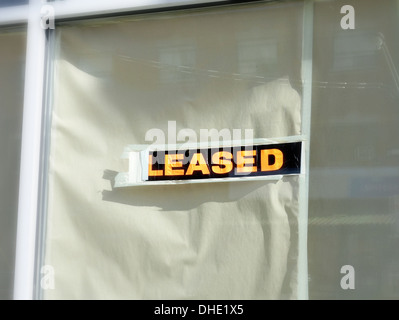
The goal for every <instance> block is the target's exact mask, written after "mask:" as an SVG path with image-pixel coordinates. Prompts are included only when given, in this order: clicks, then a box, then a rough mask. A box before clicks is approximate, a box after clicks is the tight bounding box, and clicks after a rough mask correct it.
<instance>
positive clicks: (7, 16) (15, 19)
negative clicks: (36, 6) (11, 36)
mask: <svg viewBox="0 0 399 320" xmlns="http://www.w3.org/2000/svg"><path fill="white" fill-rule="evenodd" d="M28 15H29V5H24V6H12V7H7V8H0V26H3V25H10V24H20V23H26V22H27V21H28Z"/></svg>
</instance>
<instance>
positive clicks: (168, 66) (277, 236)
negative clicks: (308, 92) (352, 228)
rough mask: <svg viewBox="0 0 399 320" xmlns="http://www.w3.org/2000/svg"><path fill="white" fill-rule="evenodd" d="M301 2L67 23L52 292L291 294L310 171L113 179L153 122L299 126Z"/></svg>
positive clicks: (52, 202)
mask: <svg viewBox="0 0 399 320" xmlns="http://www.w3.org/2000/svg"><path fill="white" fill-rule="evenodd" d="M301 24H302V5H299V4H295V5H289V6H286V5H284V6H283V5H278V6H277V5H274V6H272V5H253V4H252V5H244V6H233V7H231V8H218V9H215V8H213V9H200V10H193V11H185V12H178V13H162V14H161V13H158V14H151V15H142V16H136V17H129V18H123V19H117V20H101V21H95V22H90V23H80V24H71V25H63V26H60V27H58V28H57V30H56V32H57V39H56V46H57V59H56V67H55V88H54V109H53V116H52V129H51V154H50V171H49V188H48V192H49V197H48V199H49V203H48V215H47V216H48V220H47V241H46V247H45V250H46V257H45V261H44V263H45V264H46V265H51V266H53V267H54V271H55V288H54V289H53V290H46V291H45V293H44V294H45V296H44V297H45V298H46V299H290V298H296V294H297V291H296V290H297V288H296V286H297V274H296V272H297V254H298V247H297V245H298V229H297V216H298V188H299V183H298V177H297V176H287V177H284V178H283V179H281V180H279V181H273V182H268V181H263V182H261V181H256V182H249V181H246V182H226V183H216V184H211V183H209V184H200V185H194V184H192V185H190V184H187V185H170V186H169V185H168V186H151V187H149V186H147V187H145V186H144V187H130V188H121V189H113V178H114V177H115V175H116V173H117V172H126V171H128V168H127V166H128V163H127V161H126V160H123V159H121V158H120V156H121V153H122V151H123V149H124V147H125V146H126V145H129V144H137V143H140V144H141V143H149V142H146V141H145V140H144V138H145V133H146V132H147V131H148V130H149V129H151V128H159V129H161V130H163V131H164V132H167V123H168V120H169V121H176V123H177V130H178V131H179V130H180V129H182V128H191V129H193V130H194V131H195V132H197V133H198V136H199V130H200V129H212V128H215V129H217V130H221V129H223V128H228V129H230V130H232V129H253V130H254V136H255V138H272V137H288V136H293V135H299V134H301V118H300V113H301V97H300V90H298V89H297V87H298V83H299V80H300V79H299V78H298V70H300V61H301V56H300V48H301V34H300V31H298V30H301Z"/></svg>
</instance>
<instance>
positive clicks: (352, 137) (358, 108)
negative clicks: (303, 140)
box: [308, 0, 399, 299]
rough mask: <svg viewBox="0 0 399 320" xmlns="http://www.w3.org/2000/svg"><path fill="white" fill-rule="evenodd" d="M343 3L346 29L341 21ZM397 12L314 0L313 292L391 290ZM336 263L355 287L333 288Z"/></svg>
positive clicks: (397, 136)
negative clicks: (348, 9)
mask: <svg viewBox="0 0 399 320" xmlns="http://www.w3.org/2000/svg"><path fill="white" fill-rule="evenodd" d="M344 5H351V6H352V7H353V9H354V15H355V25H354V29H342V28H341V24H340V21H341V19H342V18H343V17H344V14H341V13H340V10H341V7H342V6H344ZM398 14H399V12H398V2H397V1H370V0H364V1H329V2H316V4H315V11H314V23H315V24H314V32H315V34H314V57H313V58H314V59H313V70H314V73H313V77H314V78H313V80H314V82H313V106H312V136H311V161H310V166H311V170H310V195H309V200H310V208H309V239H308V240H309V243H308V247H309V272H310V283H309V285H310V298H312V299H320V298H321V299H324V298H327V299H334V298H340V299H341V298H345V299H352V298H353V299H354V298H356V299H397V298H399V286H398V284H399V252H398V250H397V248H398V245H399V220H398V217H399V108H398V105H399V78H398V67H399V59H398V58H399V40H398V37H397V34H398V31H399V25H398ZM346 23H348V21H346ZM345 265H349V266H351V267H353V270H354V273H355V278H354V285H355V289H350V288H349V289H346V290H344V289H343V288H342V287H341V279H342V278H343V277H344V276H346V275H348V276H350V274H352V273H351V272H349V271H346V272H345V273H341V272H340V271H341V268H342V267H343V266H345ZM345 283H346V284H347V285H348V283H352V281H351V280H350V279H349V278H345V279H344V288H346V287H345Z"/></svg>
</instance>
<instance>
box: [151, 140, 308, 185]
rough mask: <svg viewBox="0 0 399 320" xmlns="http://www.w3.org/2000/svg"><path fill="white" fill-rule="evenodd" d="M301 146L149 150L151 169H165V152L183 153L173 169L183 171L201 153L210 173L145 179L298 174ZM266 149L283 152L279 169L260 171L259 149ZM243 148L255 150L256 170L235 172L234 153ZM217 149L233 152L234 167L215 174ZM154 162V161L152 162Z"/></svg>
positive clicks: (161, 179)
mask: <svg viewBox="0 0 399 320" xmlns="http://www.w3.org/2000/svg"><path fill="white" fill-rule="evenodd" d="M301 148H302V142H291V143H281V144H269V145H254V146H236V147H218V148H208V149H189V150H168V151H150V155H152V158H153V164H152V169H153V170H162V171H163V172H164V170H165V163H164V162H165V160H164V159H165V155H166V154H183V155H184V157H183V160H181V162H183V165H182V167H179V168H175V170H181V169H183V170H184V172H186V171H187V168H188V167H189V165H190V160H191V158H192V156H193V154H194V153H202V155H203V156H204V159H205V160H206V162H207V164H208V167H209V171H210V174H203V173H202V172H201V171H194V173H193V174H192V175H178V176H165V175H162V176H149V177H148V180H147V181H164V180H193V179H215V178H216V179H217V178H233V177H234V178H237V177H240V178H242V177H258V176H268V175H287V174H299V173H300V168H301ZM267 149H279V150H281V151H282V153H283V155H284V156H283V159H284V160H283V165H282V167H281V168H280V169H279V170H274V171H260V155H261V150H267ZM243 150H256V156H254V158H255V163H254V164H253V166H255V167H256V166H257V167H258V170H257V171H256V172H245V173H237V172H236V167H237V163H236V156H235V155H236V154H237V151H243ZM218 151H226V152H230V153H232V154H233V159H232V160H231V161H232V163H233V165H234V169H233V170H232V171H231V172H229V173H226V174H216V173H214V172H213V171H212V169H211V166H212V165H213V164H214V163H212V155H213V154H214V153H216V152H218ZM154 162H155V163H154Z"/></svg>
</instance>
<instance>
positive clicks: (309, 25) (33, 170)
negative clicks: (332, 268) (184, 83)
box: [0, 0, 314, 300]
mask: <svg viewBox="0 0 399 320" xmlns="http://www.w3.org/2000/svg"><path fill="white" fill-rule="evenodd" d="M265 1H267V0H265ZM304 1H305V7H304V20H303V21H304V27H303V41H302V44H303V48H302V82H303V97H302V119H303V121H302V122H303V123H302V131H303V132H302V134H303V135H304V136H305V137H306V141H305V143H304V151H305V158H304V160H305V166H304V168H302V169H303V170H304V172H305V173H308V172H309V144H310V141H309V140H310V110H311V90H312V89H311V88H312V86H311V83H312V46H313V43H312V39H313V22H312V21H313V2H314V0H304ZM229 3H232V2H231V1H229V0H192V1H189V0H112V1H110V0H85V1H82V0H64V1H55V2H53V1H51V0H48V1H47V2H46V1H45V0H30V1H29V5H20V6H12V7H6V8H0V28H2V27H5V26H12V25H21V24H23V25H27V46H26V69H25V86H24V106H23V125H22V142H21V164H20V181H19V200H18V223H17V245H16V260H15V277H14V295H13V296H14V299H16V300H32V299H38V298H39V296H38V294H37V290H35V282H37V273H38V270H37V266H36V263H37V254H38V253H37V252H38V251H37V239H38V238H37V237H38V222H40V219H39V218H40V217H39V215H40V214H41V212H39V211H40V200H39V199H40V196H41V195H40V190H41V177H40V171H41V159H42V151H43V146H42V144H43V137H42V134H43V125H45V123H44V121H43V119H44V116H45V110H46V106H45V104H46V90H45V89H46V85H45V84H46V80H47V77H48V74H47V73H46V72H47V71H46V57H47V55H48V54H49V51H48V48H49V46H48V45H47V44H48V41H49V39H50V37H46V33H47V35H48V30H47V31H46V30H44V29H43V28H41V27H40V21H41V8H42V7H43V6H44V5H51V6H52V7H53V8H54V13H55V17H54V18H55V20H56V21H57V20H58V21H60V20H65V19H68V20H76V19H82V18H90V17H94V16H106V15H122V14H128V13H132V14H133V13H135V12H140V11H145V10H154V9H159V10H160V11H162V9H166V8H179V7H185V6H196V5H212V4H218V5H219V4H220V5H223V4H229ZM49 58H50V59H51V58H52V57H51V56H50V57H49ZM300 184H301V187H300V190H301V191H300V195H299V196H300V211H299V225H298V228H299V230H298V231H299V235H300V236H299V249H298V250H299V257H298V299H308V268H307V225H308V188H309V186H308V184H309V178H308V174H304V175H302V176H301V178H300Z"/></svg>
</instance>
